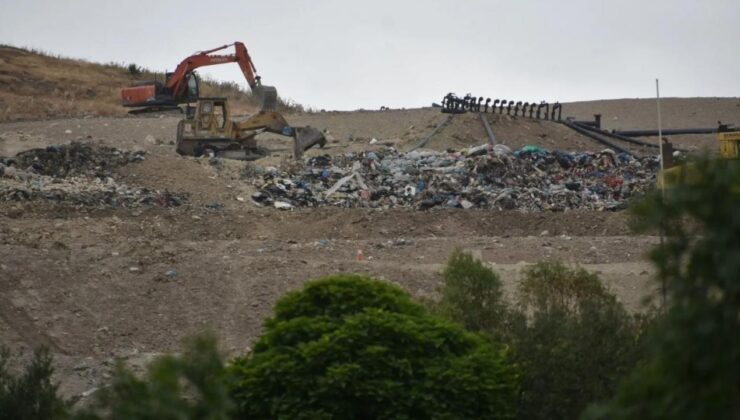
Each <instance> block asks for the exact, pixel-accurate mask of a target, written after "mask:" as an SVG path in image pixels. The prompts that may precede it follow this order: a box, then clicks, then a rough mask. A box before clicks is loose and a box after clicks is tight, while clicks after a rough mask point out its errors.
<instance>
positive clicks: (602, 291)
mask: <svg viewBox="0 0 740 420" xmlns="http://www.w3.org/2000/svg"><path fill="white" fill-rule="evenodd" d="M518 292H519V297H518V301H519V305H520V306H519V308H518V313H516V314H515V315H513V316H512V317H513V318H515V319H518V322H516V321H515V322H512V324H511V327H510V328H511V331H510V337H511V340H512V342H513V343H514V347H515V350H516V355H517V361H518V362H519V363H520V364H521V365H522V368H523V369H524V372H525V375H524V378H523V381H522V399H521V402H520V405H519V410H520V412H519V418H522V419H573V418H577V417H578V415H579V414H580V413H581V412H582V411H583V410H584V408H586V406H587V405H588V404H589V403H593V402H595V401H599V400H602V399H605V398H608V397H609V396H611V395H612V394H613V393H614V390H615V389H616V387H617V385H618V384H619V381H620V380H621V379H622V377H623V376H624V375H625V374H626V373H627V372H628V371H629V370H630V369H631V368H632V367H634V366H635V364H636V363H637V361H638V359H639V357H640V348H641V346H640V343H639V341H640V336H641V335H640V331H641V330H640V328H639V324H638V323H637V322H636V320H635V319H634V318H633V317H631V316H630V315H629V314H628V313H627V312H626V311H625V309H624V307H623V306H622V305H621V304H620V303H619V302H618V301H617V300H616V298H615V297H614V295H612V294H611V293H609V292H608V291H607V290H606V288H605V287H604V286H603V285H602V284H601V282H600V281H599V278H598V276H597V275H596V274H593V273H589V272H588V271H586V270H584V269H583V268H578V267H575V268H571V267H568V266H565V265H563V264H561V263H557V262H542V263H538V264H535V265H533V266H531V267H529V268H527V269H526V270H525V271H524V276H523V281H522V282H521V284H520V286H519V290H518Z"/></svg>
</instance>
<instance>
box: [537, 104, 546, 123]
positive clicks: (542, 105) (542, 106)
mask: <svg viewBox="0 0 740 420" xmlns="http://www.w3.org/2000/svg"><path fill="white" fill-rule="evenodd" d="M546 105H547V103H545V101H542V102H540V104H539V105H537V119H538V120H539V119H540V110H542V108H544V107H545V106H546Z"/></svg>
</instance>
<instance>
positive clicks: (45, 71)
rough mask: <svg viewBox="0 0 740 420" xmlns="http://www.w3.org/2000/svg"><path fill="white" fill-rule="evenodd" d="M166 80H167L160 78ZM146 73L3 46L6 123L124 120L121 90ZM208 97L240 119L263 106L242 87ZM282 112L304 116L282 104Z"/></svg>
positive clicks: (213, 89) (1, 117)
mask: <svg viewBox="0 0 740 420" xmlns="http://www.w3.org/2000/svg"><path fill="white" fill-rule="evenodd" d="M157 77H158V78H159V80H162V78H163V75H162V74H161V73H160V74H158V75H157ZM154 78H155V74H154V73H153V72H151V71H148V70H146V69H144V71H143V72H142V73H141V74H138V75H136V76H134V75H132V74H131V72H130V71H129V69H128V67H127V66H125V65H123V64H120V63H108V64H99V63H91V62H88V61H84V60H75V59H70V58H64V57H60V56H54V55H51V54H47V53H43V52H39V51H35V50H28V49H23V48H16V47H12V46H8V45H0V122H3V121H18V120H34V119H46V118H64V117H85V116H123V115H126V112H127V109H126V108H123V107H122V106H121V105H120V89H121V87H124V86H129V85H131V84H132V83H133V82H134V81H137V80H154ZM201 82H202V83H201V95H202V96H223V97H227V98H229V100H230V102H231V106H232V109H233V110H234V112H235V113H237V114H248V113H252V112H254V111H255V110H256V109H257V102H256V100H255V98H254V97H253V96H252V94H251V92H248V91H244V90H242V89H241V88H240V87H239V85H238V84H237V83H233V82H218V81H214V80H207V79H206V80H202V81H201ZM280 105H281V106H280V109H279V110H280V111H281V112H290V111H294V110H302V107H301V106H300V105H297V104H291V103H285V102H282V101H281V103H280Z"/></svg>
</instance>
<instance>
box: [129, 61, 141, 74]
mask: <svg viewBox="0 0 740 420" xmlns="http://www.w3.org/2000/svg"><path fill="white" fill-rule="evenodd" d="M126 70H128V74H129V75H131V76H138V75H140V74H141V73H142V72H143V71H144V69H142V68H141V67H139V66H137V65H136V64H134V63H131V64H129V65H128V67H126Z"/></svg>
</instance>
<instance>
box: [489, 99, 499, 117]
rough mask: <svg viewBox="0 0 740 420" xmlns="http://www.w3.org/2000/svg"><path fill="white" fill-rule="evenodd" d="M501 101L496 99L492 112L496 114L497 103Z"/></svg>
mask: <svg viewBox="0 0 740 420" xmlns="http://www.w3.org/2000/svg"><path fill="white" fill-rule="evenodd" d="M499 102H501V101H500V100H498V99H496V100H495V101H493V106H492V107H491V114H495V113H496V105H498V103H499Z"/></svg>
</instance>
